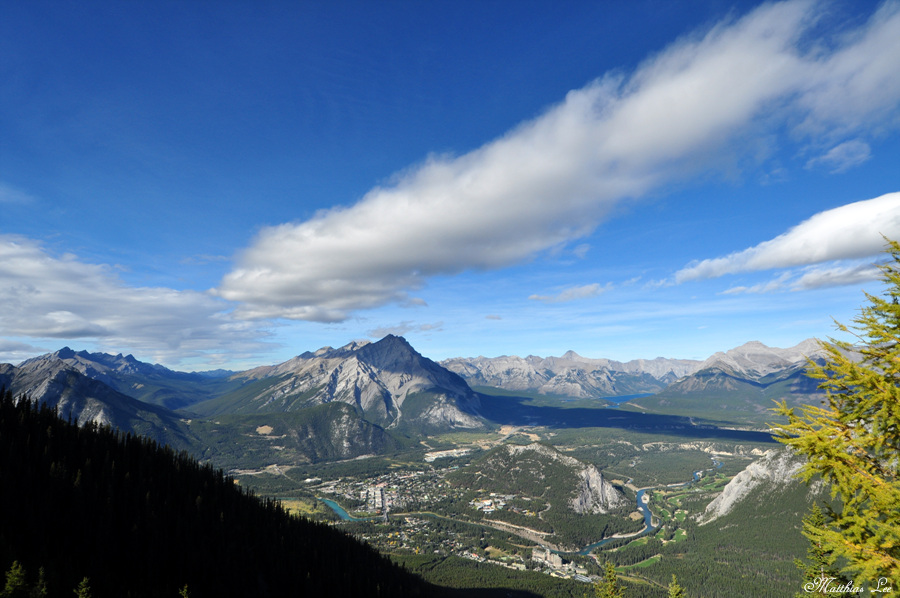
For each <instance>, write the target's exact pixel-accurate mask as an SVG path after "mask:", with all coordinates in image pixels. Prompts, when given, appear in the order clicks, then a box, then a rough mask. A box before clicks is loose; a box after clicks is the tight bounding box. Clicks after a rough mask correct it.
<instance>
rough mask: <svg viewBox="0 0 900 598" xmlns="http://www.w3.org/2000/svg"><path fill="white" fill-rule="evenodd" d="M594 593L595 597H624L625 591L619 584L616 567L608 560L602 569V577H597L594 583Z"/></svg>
mask: <svg viewBox="0 0 900 598" xmlns="http://www.w3.org/2000/svg"><path fill="white" fill-rule="evenodd" d="M594 595H595V596H596V597H597V598H624V596H625V591H624V590H623V589H622V587H621V586H620V585H619V578H618V577H616V568H615V567H614V566H613V564H612V563H611V562H609V561H606V566H605V567H604V569H603V579H598V580H597V582H596V583H595V584H594Z"/></svg>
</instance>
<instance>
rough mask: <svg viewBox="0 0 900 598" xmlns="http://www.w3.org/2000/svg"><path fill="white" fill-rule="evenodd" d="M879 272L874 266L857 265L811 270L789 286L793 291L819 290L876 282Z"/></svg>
mask: <svg viewBox="0 0 900 598" xmlns="http://www.w3.org/2000/svg"><path fill="white" fill-rule="evenodd" d="M881 276H882V273H881V270H879V269H878V267H877V266H876V265H875V264H871V263H869V264H857V265H853V266H833V267H822V268H812V269H810V270H808V271H807V272H805V273H804V274H803V275H802V276H800V278H798V279H797V280H796V281H794V283H793V284H792V285H791V289H792V290H795V291H801V290H807V289H819V288H823V287H836V286H845V285H849V284H861V283H864V282H871V281H873V280H878V279H880V278H881Z"/></svg>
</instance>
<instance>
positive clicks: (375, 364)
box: [0, 335, 820, 462]
mask: <svg viewBox="0 0 900 598" xmlns="http://www.w3.org/2000/svg"><path fill="white" fill-rule="evenodd" d="M806 357H813V358H818V357H819V353H818V345H817V344H816V342H815V341H812V340H807V341H804V342H803V343H800V344H799V345H797V346H795V347H791V348H788V349H778V348H770V347H766V346H765V345H763V344H762V343H759V342H750V343H747V344H745V345H742V346H740V347H737V348H735V349H731V350H729V351H726V352H723V353H716V354H715V355H713V356H711V357H710V358H709V359H707V360H705V361H697V360H681V359H664V358H656V359H652V360H633V361H629V362H624V363H623V362H617V361H614V360H609V359H590V358H585V357H581V356H579V355H578V354H576V353H574V352H572V351H570V352H568V353H566V354H565V355H563V356H562V357H547V358H541V357H535V356H529V357H526V358H520V357H515V356H512V357H509V356H502V357H496V358H486V357H477V358H456V359H450V360H446V361H444V362H442V363H440V364H439V363H436V362H434V361H432V360H431V359H428V358H426V357H424V356H422V355H421V354H420V353H418V352H417V351H416V350H415V349H414V348H413V347H412V346H411V345H410V344H409V343H408V342H407V341H406V340H405V339H404V338H402V337H398V336H393V335H388V336H386V337H385V338H383V339H381V340H379V341H377V342H353V343H350V344H347V345H345V346H343V347H340V348H336V349H335V348H332V347H323V348H321V349H319V350H317V351H314V352H309V351H308V352H305V353H302V354H300V355H298V356H296V357H294V358H292V359H290V360H288V361H285V362H283V363H280V364H277V365H272V366H263V367H258V368H254V369H251V370H247V371H244V372H221V371H220V372H214V373H206V374H204V373H196V372H191V373H186V372H177V371H174V370H170V369H168V368H165V367H163V366H161V365H151V364H147V363H144V362H141V361H139V360H137V359H135V358H134V357H133V356H132V355H127V356H123V355H121V354H119V355H109V354H105V353H88V352H86V351H79V352H76V351H73V350H72V349H69V348H68V347H66V348H63V349H60V350H59V351H56V352H54V353H48V354H46V355H43V356H40V357H36V358H33V359H29V360H27V361H25V362H23V363H21V364H19V365H18V366H14V365H12V364H0V386H3V387H6V388H9V389H11V390H12V391H13V393H14V394H15V395H16V396H17V397H18V396H20V395H22V394H26V395H28V397H29V398H30V399H32V400H36V401H40V402H42V403H46V404H48V405H50V406H53V407H56V408H58V409H59V411H60V413H61V414H62V415H63V417H70V418H73V419H78V420H79V421H82V422H86V421H93V422H96V423H98V424H110V425H112V426H115V427H118V428H120V429H122V430H125V431H131V432H136V433H141V434H144V435H148V436H150V437H152V438H154V439H156V440H159V441H161V442H166V443H170V444H172V445H173V446H174V447H176V448H188V449H190V450H193V452H195V454H198V455H204V456H206V457H212V455H215V454H219V456H221V454H220V453H221V451H226V452H228V453H229V454H234V453H235V452H236V449H234V448H230V449H227V448H226V445H225V444H224V443H223V441H222V438H223V434H222V430H223V429H224V424H221V425H218V424H217V425H213V424H210V423H209V422H210V421H213V420H215V421H217V422H227V423H228V425H229V426H231V428H232V429H233V430H236V429H242V430H244V431H245V433H241V434H238V433H236V432H232V433H231V434H226V435H225V437H227V438H229V439H230V440H229V442H233V443H237V444H238V445H240V446H241V447H243V448H246V449H248V451H249V447H250V446H251V445H252V446H253V447H255V448H254V450H252V451H249V452H250V453H253V454H256V455H258V457H259V459H260V460H261V461H263V462H264V461H265V460H266V459H270V460H269V462H272V459H274V455H276V454H279V453H276V451H280V454H279V458H281V459H284V457H285V456H287V455H289V454H290V455H292V457H291V458H292V459H294V460H298V461H318V460H328V459H343V458H353V457H357V456H361V455H365V454H373V453H380V452H384V451H386V450H390V449H391V447H394V446H396V442H395V440H396V439H392V438H393V437H392V434H395V433H399V434H400V435H402V436H406V437H410V438H414V437H417V436H419V435H421V434H427V433H433V432H439V431H446V430H452V429H470V430H475V429H484V428H486V427H490V426H491V425H493V424H494V423H502V422H492V421H490V420H489V419H488V418H487V417H486V416H485V415H484V413H486V412H490V413H491V414H492V416H494V419H496V413H497V408H496V406H497V402H496V400H495V399H494V398H493V397H491V396H490V394H485V393H490V392H498V391H502V392H506V393H516V392H521V393H525V394H529V396H540V395H544V396H546V397H547V398H548V399H552V398H554V397H568V398H576V399H600V398H603V397H616V396H629V395H634V394H649V393H653V394H650V395H649V396H642V397H638V398H634V397H630V396H629V400H628V401H627V402H624V403H622V404H621V407H622V409H623V410H631V411H651V412H655V413H668V414H673V415H685V416H697V415H698V414H699V415H701V416H703V417H708V418H709V419H712V420H717V421H730V422H737V423H757V424H758V423H760V422H761V421H764V419H765V418H766V417H769V411H768V408H769V407H770V406H771V402H772V399H781V398H785V399H788V401H789V402H793V403H798V402H799V403H803V402H812V401H814V400H817V399H818V398H819V397H820V394H819V393H818V391H817V389H816V385H815V383H814V382H813V381H812V380H810V379H809V378H807V377H806V376H805V366H806ZM470 385H471V386H470ZM473 386H474V387H475V389H476V390H477V391H478V392H476V390H473V388H472V387H473ZM488 402H490V406H491V407H492V409H486V408H485V407H487V405H488ZM535 423H540V422H535ZM257 428H259V429H268V428H271V429H273V430H276V432H274V433H271V434H256V433H253V431H254V430H256V429H257ZM275 439H283V442H281V441H279V442H275Z"/></svg>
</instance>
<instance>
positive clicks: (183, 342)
mask: <svg viewBox="0 0 900 598" xmlns="http://www.w3.org/2000/svg"><path fill="white" fill-rule="evenodd" d="M0 305H2V309H0V335H2V336H5V337H9V338H15V337H30V338H46V339H51V338H52V339H93V340H98V341H99V343H101V344H103V345H105V346H109V347H111V348H115V347H125V348H128V350H133V351H135V352H138V353H140V354H141V355H144V356H146V357H145V358H151V357H152V358H153V359H155V360H157V361H161V362H164V363H170V364H174V363H177V362H178V361H180V360H181V359H184V358H188V357H191V356H199V355H205V354H207V353H208V352H213V351H221V350H230V351H233V352H234V353H235V354H236V355H238V356H241V355H246V354H247V352H251V351H258V350H260V349H261V348H262V347H263V344H262V343H260V342H259V341H258V340H257V339H259V338H260V337H261V336H264V334H263V333H262V332H261V331H260V330H259V329H258V327H256V326H252V325H250V324H248V323H247V322H239V321H235V320H233V319H232V318H231V317H230V316H229V315H228V313H227V312H226V310H228V309H229V308H230V306H229V305H228V304H226V303H225V302H223V301H222V300H220V299H216V298H215V297H212V296H210V295H208V294H206V293H198V292H195V291H176V290H172V289H166V288H150V287H143V288H132V287H128V286H126V285H125V284H123V283H122V281H121V280H119V278H118V277H117V276H116V275H115V274H114V273H113V272H112V271H111V269H110V268H109V267H107V266H102V265H96V264H88V263H85V262H82V261H79V260H78V258H77V257H75V256H73V255H63V256H59V257H56V256H52V255H50V254H49V253H47V252H46V251H45V250H44V249H43V247H41V245H40V244H39V243H37V242H35V241H33V240H30V239H27V238H24V237H20V236H14V235H0Z"/></svg>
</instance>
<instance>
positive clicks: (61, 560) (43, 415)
mask: <svg viewBox="0 0 900 598" xmlns="http://www.w3.org/2000/svg"><path fill="white" fill-rule="evenodd" d="M0 489H2V492H0V514H2V517H0V567H3V570H8V569H9V567H10V564H11V563H12V561H13V560H17V561H19V562H20V563H21V564H23V565H24V566H25V568H26V570H27V571H35V572H36V571H37V570H38V568H39V567H43V568H44V569H45V571H46V580H47V583H48V590H49V594H50V595H52V596H65V595H71V593H72V589H73V588H74V587H75V586H76V585H77V584H78V583H79V581H80V580H82V579H83V578H85V577H87V578H89V579H90V586H91V588H92V592H93V596H94V597H95V598H105V597H116V598H119V597H144V596H148V597H149V596H172V597H174V596H177V595H178V593H179V591H180V590H181V589H183V588H184V587H185V586H187V587H188V589H189V593H190V595H191V596H192V597H193V598H204V597H215V598H220V597H228V596H235V597H237V596H240V597H250V596H273V597H280V596H422V595H432V591H429V588H428V587H426V585H425V584H424V583H423V582H422V581H421V580H420V579H418V578H416V577H414V576H412V575H410V574H408V573H406V572H404V571H403V570H401V569H399V568H398V567H397V566H395V565H393V564H391V563H390V562H389V561H388V560H387V559H385V558H384V557H382V556H380V555H379V554H378V553H377V552H375V551H374V550H372V549H370V548H368V547H367V546H364V545H362V544H360V543H358V542H357V541H355V540H354V539H352V538H350V537H348V536H346V535H344V534H342V533H340V532H338V531H336V530H334V529H332V528H331V527H329V526H327V525H325V524H317V523H312V522H310V521H307V520H304V519H299V518H295V517H291V516H288V515H287V514H286V513H285V511H283V510H282V508H281V507H280V505H278V504H277V503H274V502H271V501H265V502H263V501H260V500H259V499H257V498H256V497H254V496H253V495H251V494H249V493H247V492H245V491H243V490H242V489H241V488H240V487H238V486H236V485H235V483H234V481H233V480H232V479H230V478H228V477H225V476H224V475H223V474H222V472H221V471H216V470H214V469H213V468H212V467H211V466H208V465H207V466H200V465H199V464H198V463H197V462H196V461H195V460H193V459H192V458H190V457H189V456H187V454H186V453H176V452H174V451H173V450H172V449H169V448H167V447H166V448H163V447H161V446H159V445H158V444H156V443H155V442H153V441H150V440H145V439H143V438H140V437H136V436H132V435H130V434H129V435H124V436H123V435H122V434H120V433H117V432H115V431H113V430H112V429H111V428H109V427H100V426H98V425H96V424H93V423H89V424H87V425H84V426H82V427H78V426H76V425H74V424H73V423H71V422H66V421H63V420H61V419H59V418H58V417H57V416H56V414H55V413H54V411H53V410H51V409H49V408H47V407H46V406H45V405H37V404H35V403H32V402H31V401H28V400H19V401H18V404H16V403H15V402H14V401H13V397H12V394H11V393H10V392H8V391H4V392H0ZM348 573H352V574H348Z"/></svg>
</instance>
